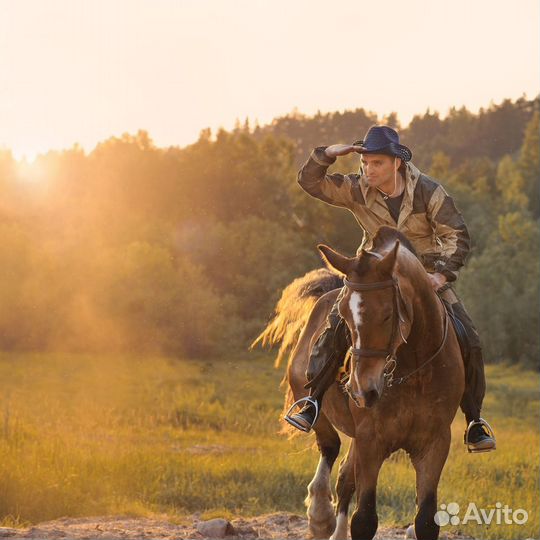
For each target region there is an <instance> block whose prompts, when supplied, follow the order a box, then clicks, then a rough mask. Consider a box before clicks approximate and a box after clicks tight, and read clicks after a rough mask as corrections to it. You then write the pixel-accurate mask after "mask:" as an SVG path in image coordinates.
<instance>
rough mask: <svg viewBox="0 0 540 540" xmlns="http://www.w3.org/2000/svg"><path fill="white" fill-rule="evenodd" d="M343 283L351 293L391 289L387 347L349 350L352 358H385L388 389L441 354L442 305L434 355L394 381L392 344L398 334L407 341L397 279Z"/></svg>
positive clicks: (446, 321)
mask: <svg viewBox="0 0 540 540" xmlns="http://www.w3.org/2000/svg"><path fill="white" fill-rule="evenodd" d="M370 253H371V252H370ZM373 255H379V254H378V253H377V254H376V253H373ZM379 256H380V255H379ZM343 282H344V284H345V286H346V287H347V288H348V289H350V290H351V291H359V292H365V291H376V290H381V289H388V288H390V287H392V290H393V303H394V310H393V313H392V333H391V334H390V340H389V342H388V347H387V348H386V349H367V348H364V347H360V348H355V347H351V348H350V349H349V350H350V352H351V355H352V357H353V358H361V357H381V358H386V363H385V365H384V377H385V379H386V384H387V386H388V387H391V386H393V385H394V384H401V383H403V382H405V381H406V380H407V379H408V378H409V377H410V376H411V375H413V374H414V373H416V372H417V371H419V370H420V369H422V368H423V367H424V366H425V365H427V364H428V363H429V362H431V361H432V360H433V359H434V358H435V357H436V356H437V355H438V354H439V353H440V352H441V350H442V348H443V347H444V344H445V343H446V337H447V336H448V313H447V311H446V306H445V305H444V304H443V308H444V334H443V339H442V342H441V344H440V345H439V347H438V348H437V350H436V351H435V353H434V354H432V355H431V356H430V357H429V358H428V359H427V360H426V361H425V362H423V363H422V364H421V365H420V366H419V367H417V368H416V369H415V370H414V371H412V372H411V373H409V374H408V375H405V376H404V377H400V378H399V379H394V371H395V369H396V367H397V356H396V352H397V347H393V343H394V341H395V338H396V336H397V333H398V332H399V334H400V336H401V339H402V340H403V342H404V343H407V340H406V339H405V336H404V335H403V333H402V331H401V326H400V323H403V322H405V319H404V318H403V313H402V310H401V306H402V304H403V303H404V302H403V297H402V296H401V291H400V289H399V283H398V280H397V278H395V277H393V278H392V279H388V280H386V281H377V282H374V283H354V282H352V281H349V280H348V279H347V278H346V277H345V278H343ZM437 298H439V300H440V297H439V295H437ZM441 303H442V300H441Z"/></svg>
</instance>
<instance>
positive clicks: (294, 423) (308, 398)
mask: <svg viewBox="0 0 540 540" xmlns="http://www.w3.org/2000/svg"><path fill="white" fill-rule="evenodd" d="M304 402H306V403H311V405H313V406H314V407H315V418H314V419H313V422H312V424H311V427H313V426H314V425H315V422H317V418H319V404H318V403H317V400H316V399H313V398H312V397H311V396H306V397H303V398H300V399H299V400H297V401H295V402H294V403H293V404H292V405H291V406H290V407H289V410H288V411H287V414H286V415H285V416H284V417H283V419H284V420H286V421H287V422H289V424H291V426H294V427H295V428H297V429H299V430H300V431H303V432H304V433H309V432H310V430H311V427H310V428H309V429H306V427H305V426H303V425H302V424H299V423H298V422H297V421H296V420H294V419H293V418H292V417H291V416H290V414H291V412H292V410H293V409H294V408H295V407H297V406H298V405H299V404H300V403H304Z"/></svg>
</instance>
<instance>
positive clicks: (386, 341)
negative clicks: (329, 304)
mask: <svg viewBox="0 0 540 540" xmlns="http://www.w3.org/2000/svg"><path fill="white" fill-rule="evenodd" d="M318 248H319V251H320V252H321V253H322V255H323V258H324V259H325V261H326V262H327V264H328V265H329V266H330V267H331V268H333V269H335V270H337V271H338V272H339V273H341V274H342V275H343V276H344V283H345V294H343V295H342V298H341V300H340V303H339V306H338V307H339V313H340V315H341V317H342V318H343V319H344V320H345V322H346V323H347V326H348V328H349V331H350V334H351V342H352V347H351V352H352V362H351V373H350V378H349V382H348V383H347V390H348V392H349V395H350V396H351V398H352V400H353V401H354V403H355V404H356V405H357V406H359V407H371V406H373V405H374V404H375V403H376V401H377V400H378V399H379V398H380V397H381V394H382V392H383V390H384V387H385V384H386V383H387V382H390V383H391V380H392V373H393V371H394V369H395V367H396V361H397V356H396V355H397V349H398V347H399V346H400V345H401V344H403V343H405V342H406V340H407V337H408V335H409V333H410V330H411V327H412V309H411V307H410V303H409V302H408V301H407V300H406V299H405V298H404V296H403V294H402V290H401V286H400V281H399V279H398V273H397V269H396V267H397V263H398V260H399V254H400V242H399V240H396V241H395V243H394V244H393V246H392V247H391V248H390V249H389V250H387V251H386V250H384V251H383V253H378V252H375V251H365V250H362V251H361V252H360V254H358V255H357V256H356V257H346V256H344V255H342V254H340V253H338V252H337V251H334V250H333V249H331V248H329V247H328V246H325V245H319V246H318Z"/></svg>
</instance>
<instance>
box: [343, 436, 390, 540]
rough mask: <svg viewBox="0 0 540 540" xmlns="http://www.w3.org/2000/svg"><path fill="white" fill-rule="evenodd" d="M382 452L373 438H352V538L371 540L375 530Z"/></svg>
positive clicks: (377, 523)
mask: <svg viewBox="0 0 540 540" xmlns="http://www.w3.org/2000/svg"><path fill="white" fill-rule="evenodd" d="M383 461H384V454H383V453H382V452H381V451H380V450H379V448H378V447H377V444H376V441H375V440H373V439H372V440H365V437H361V436H357V437H356V438H355V440H354V481H355V487H356V510H355V512H354V514H353V516H352V519H351V538H352V540H371V539H372V538H373V537H374V536H375V533H376V532H377V527H378V526H379V518H378V516H377V479H378V477H379V471H380V470H381V465H382V463H383Z"/></svg>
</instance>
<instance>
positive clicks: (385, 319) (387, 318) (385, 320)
mask: <svg viewBox="0 0 540 540" xmlns="http://www.w3.org/2000/svg"><path fill="white" fill-rule="evenodd" d="M391 316H392V315H387V316H386V317H385V318H384V320H383V322H387V321H389V320H390V317H391Z"/></svg>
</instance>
